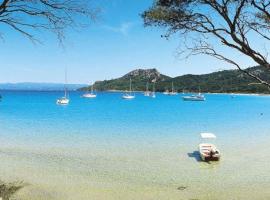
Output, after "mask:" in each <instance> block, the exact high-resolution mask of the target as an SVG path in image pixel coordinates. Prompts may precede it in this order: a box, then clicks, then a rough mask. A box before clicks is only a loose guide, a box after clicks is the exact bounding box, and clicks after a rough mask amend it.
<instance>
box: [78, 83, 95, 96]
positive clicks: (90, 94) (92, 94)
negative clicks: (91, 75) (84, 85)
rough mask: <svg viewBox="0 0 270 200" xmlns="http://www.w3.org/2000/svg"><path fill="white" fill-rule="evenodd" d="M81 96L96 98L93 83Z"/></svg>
mask: <svg viewBox="0 0 270 200" xmlns="http://www.w3.org/2000/svg"><path fill="white" fill-rule="evenodd" d="M82 97H83V98H96V97H97V95H96V94H95V93H94V85H93V84H92V86H91V92H90V93H89V92H87V93H85V94H83V95H82Z"/></svg>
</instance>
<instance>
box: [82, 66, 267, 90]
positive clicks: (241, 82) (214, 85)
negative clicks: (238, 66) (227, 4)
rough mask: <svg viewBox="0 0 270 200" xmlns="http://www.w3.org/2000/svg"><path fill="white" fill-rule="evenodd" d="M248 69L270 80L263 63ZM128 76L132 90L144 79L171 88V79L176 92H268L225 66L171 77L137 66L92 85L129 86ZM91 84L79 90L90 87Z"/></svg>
mask: <svg viewBox="0 0 270 200" xmlns="http://www.w3.org/2000/svg"><path fill="white" fill-rule="evenodd" d="M248 70H249V71H250V72H252V73H254V74H256V75H258V76H260V77H261V78H264V79H267V80H270V71H266V70H265V69H264V68H262V67H251V68H248ZM130 79H131V80H132V87H133V90H135V91H144V90H145V89H146V84H147V82H148V83H149V89H150V90H151V89H152V87H153V83H154V82H155V83H156V84H155V88H156V91H159V92H163V91H165V90H171V88H172V83H173V85H174V89H175V90H177V91H178V92H182V91H183V90H184V91H189V92H198V91H199V88H200V89H201V91H202V92H211V93H269V89H268V88H267V87H265V86H263V85H259V84H256V81H254V79H252V78H251V77H249V76H247V75H246V74H244V73H242V72H240V71H239V70H224V71H219V72H214V73H210V74H203V75H192V74H187V75H183V76H178V77H174V78H173V77H169V76H166V75H163V74H161V73H159V72H158V71H157V70H156V69H136V70H134V71H131V72H129V73H128V74H126V75H124V76H122V77H120V78H117V79H112V80H105V81H97V82H95V84H94V88H95V90H98V91H109V90H110V91H111V90H121V91H123V90H128V89H129V80H130ZM90 87H91V86H89V87H83V88H80V90H90Z"/></svg>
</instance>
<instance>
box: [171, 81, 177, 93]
mask: <svg viewBox="0 0 270 200" xmlns="http://www.w3.org/2000/svg"><path fill="white" fill-rule="evenodd" d="M177 94H178V93H177V92H176V91H175V90H174V85H173V82H172V91H171V92H170V93H169V95H172V96H173V95H177Z"/></svg>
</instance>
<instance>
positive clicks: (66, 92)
mask: <svg viewBox="0 0 270 200" xmlns="http://www.w3.org/2000/svg"><path fill="white" fill-rule="evenodd" d="M65 98H67V68H66V69H65Z"/></svg>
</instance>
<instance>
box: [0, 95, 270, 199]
mask: <svg viewBox="0 0 270 200" xmlns="http://www.w3.org/2000/svg"><path fill="white" fill-rule="evenodd" d="M1 94H2V96H3V99H2V102H0V145H1V147H0V159H1V165H0V179H2V180H6V181H24V182H25V183H27V184H28V186H27V187H25V188H24V189H23V190H21V191H20V192H19V193H18V196H19V197H20V199H74V200H75V199H76V200H77V199H109V200H110V199H123V200H124V199H146V200H148V199H153V200H157V199H187V200H190V199H199V200H201V199H209V200H212V199H224V200H225V199H226V200H227V199H269V198H270V191H269V190H268V189H267V188H269V186H270V168H269V167H268V164H269V162H270V153H269V152H270V96H258V95H227V94H206V98H207V100H206V101H205V102H186V101H182V99H181V96H182V94H180V95H177V96H165V95H163V94H157V97H156V98H155V99H152V98H149V97H145V96H143V94H141V93H136V98H135V99H134V100H123V99H121V95H122V94H121V93H105V92H104V93H98V97H97V98H96V99H84V98H81V95H82V94H83V93H80V92H71V93H70V100H71V101H70V104H69V105H68V106H59V105H56V103H55V102H56V99H57V98H58V97H61V96H62V95H63V92H23V91H17V92H15V91H3V92H1ZM200 132H213V133H215V134H216V135H217V140H216V141H215V142H216V144H217V146H218V147H219V149H220V150H221V153H222V159H221V161H220V162H218V163H203V162H200V161H199V158H198V154H197V149H198V144H199V142H200V141H201V140H200V138H199V133H200ZM179 187H180V188H181V187H185V189H183V190H179V189H177V188H179Z"/></svg>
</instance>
